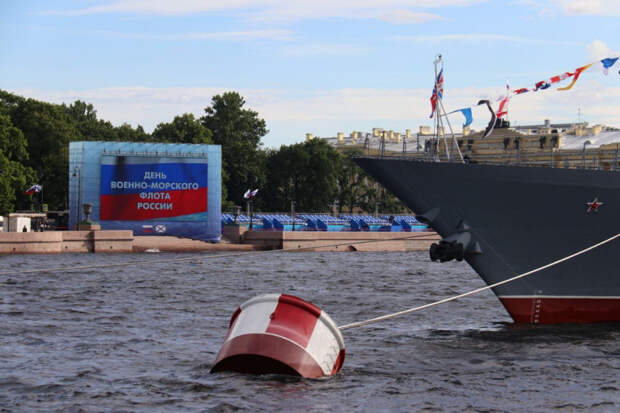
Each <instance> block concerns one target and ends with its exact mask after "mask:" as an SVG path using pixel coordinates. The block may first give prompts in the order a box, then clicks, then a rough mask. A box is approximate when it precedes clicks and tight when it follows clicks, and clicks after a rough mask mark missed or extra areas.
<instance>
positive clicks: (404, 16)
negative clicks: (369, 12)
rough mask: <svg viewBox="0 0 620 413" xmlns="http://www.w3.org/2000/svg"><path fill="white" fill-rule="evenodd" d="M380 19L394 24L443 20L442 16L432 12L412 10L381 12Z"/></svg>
mask: <svg viewBox="0 0 620 413" xmlns="http://www.w3.org/2000/svg"><path fill="white" fill-rule="evenodd" d="M379 19H381V20H383V21H386V22H388V23H393V24H411V23H424V22H427V21H432V20H441V16H439V15H437V14H432V13H420V12H414V11H411V10H391V11H387V12H385V13H382V14H380V15H379Z"/></svg>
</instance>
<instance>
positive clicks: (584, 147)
mask: <svg viewBox="0 0 620 413" xmlns="http://www.w3.org/2000/svg"><path fill="white" fill-rule="evenodd" d="M588 145H592V142H590V140H589V139H588V140H587V141H585V142H584V143H583V152H582V154H581V159H582V161H583V168H584V169H585V168H586V146H588Z"/></svg>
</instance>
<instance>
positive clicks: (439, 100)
mask: <svg viewBox="0 0 620 413" xmlns="http://www.w3.org/2000/svg"><path fill="white" fill-rule="evenodd" d="M433 63H434V65H435V90H436V91H437V104H436V112H437V113H436V116H437V118H436V119H435V123H436V130H437V133H436V135H437V139H439V131H440V130H441V131H443V120H442V117H445V118H446V123H447V124H448V128H449V129H450V134H451V135H452V144H453V145H455V146H456V151H457V153H458V154H459V158H460V160H461V162H465V161H464V160H463V153H462V152H461V148H459V145H458V142H457V141H456V136H455V135H454V130H453V129H452V125H451V124H450V119H448V114H447V113H446V109H445V108H444V106H443V97H442V96H441V95H440V94H439V90H438V89H437V86H438V85H437V65H438V64H439V63H441V64H442V69H443V59H442V56H441V55H438V56H437V59H435V61H434V62H433ZM440 128H441V129H440ZM442 136H443V144H444V147H445V149H446V157H447V158H448V160H451V158H450V151H449V150H448V141H447V139H446V134H445V132H444V133H442Z"/></svg>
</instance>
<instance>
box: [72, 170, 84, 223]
mask: <svg viewBox="0 0 620 413" xmlns="http://www.w3.org/2000/svg"><path fill="white" fill-rule="evenodd" d="M73 177H74V178H77V204H76V207H75V211H76V217H77V220H76V221H75V229H78V227H79V226H80V198H81V192H82V185H80V181H81V180H82V177H81V176H80V168H79V167H78V166H75V167H74V168H73Z"/></svg>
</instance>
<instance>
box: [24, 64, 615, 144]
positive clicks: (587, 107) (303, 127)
mask: <svg viewBox="0 0 620 413" xmlns="http://www.w3.org/2000/svg"><path fill="white" fill-rule="evenodd" d="M588 74H589V77H588ZM613 75H615V76H616V77H617V76H618V75H617V74H616V72H614V73H613ZM616 80H617V79H615V78H613V77H612V73H610V75H609V76H608V77H604V76H602V75H601V74H600V73H594V72H591V73H590V72H586V74H584V76H582V79H580V80H579V83H578V84H577V85H575V87H574V88H573V89H572V90H570V91H567V92H558V91H556V90H552V89H549V90H546V91H543V92H538V93H528V94H525V95H520V96H515V97H513V99H512V100H511V102H510V106H509V116H510V120H511V121H512V122H513V123H514V124H531V123H541V122H542V121H543V120H544V119H547V118H548V119H551V120H552V121H553V122H564V121H574V120H576V118H577V110H578V108H580V109H581V112H582V113H583V119H585V120H586V121H588V122H590V123H591V124H594V123H603V124H607V125H610V126H620V125H619V121H618V117H617V114H618V112H620V86H616V84H617V82H616ZM227 90H229V89H227V88H223V87H170V88H149V87H137V86H136V87H114V88H101V89H89V90H81V91H76V90H68V91H42V90H18V91H16V93H18V94H20V95H23V96H27V97H33V98H36V99H41V100H45V101H50V102H56V103H61V102H65V103H67V104H69V103H71V102H73V101H75V100H77V99H80V100H83V101H86V102H89V103H92V104H93V105H94V106H95V108H96V109H97V111H98V114H99V117H100V118H101V119H106V120H109V121H111V122H112V123H113V124H115V125H119V124H122V123H129V124H132V125H134V126H136V125H137V124H141V125H143V126H144V127H145V129H146V130H147V131H151V130H152V129H153V128H154V127H155V126H156V125H157V123H159V122H169V121H171V120H172V118H173V117H174V116H176V115H180V114H182V113H187V112H189V113H193V114H194V115H196V116H202V115H204V108H205V107H207V106H209V105H210V103H211V98H212V97H213V96H214V95H216V94H221V93H223V92H226V91H227ZM238 92H239V93H240V94H241V95H242V96H244V98H245V99H246V102H247V104H246V107H248V108H251V109H252V110H255V111H257V112H258V113H259V115H260V116H261V117H262V118H264V119H265V120H266V122H267V126H268V128H269V130H270V133H269V135H267V137H266V138H265V139H264V141H265V143H266V145H267V146H279V145H280V144H290V143H293V142H296V141H300V140H302V139H303V137H304V134H305V133H306V132H312V133H314V134H315V135H319V136H334V135H335V134H336V133H337V132H339V131H342V132H345V133H348V132H351V131H352V130H358V131H360V130H361V131H369V130H370V128H372V127H374V126H377V127H383V128H386V129H394V130H397V131H398V130H400V131H403V130H404V129H405V128H409V129H412V130H417V128H418V126H419V125H429V126H430V125H431V121H430V120H429V119H428V115H429V111H430V105H429V95H430V90H427V89H338V90H324V91H314V92H292V91H288V90H268V89H264V90H260V89H247V90H243V89H242V90H238ZM502 93H504V92H503V90H502V88H501V87H487V88H471V87H469V88H452V89H447V90H446V91H445V95H444V98H445V102H444V103H445V105H446V110H448V111H451V110H454V109H458V108H462V107H468V106H472V105H475V103H477V101H478V100H479V99H481V98H486V99H489V98H490V99H491V100H492V101H494V106H497V103H496V102H495V98H496V97H498V96H499V95H501V94H502ZM450 120H451V122H452V125H453V127H455V128H456V129H457V130H460V125H461V123H462V121H463V118H462V116H461V115H460V114H459V113H456V114H453V115H450ZM474 120H475V122H474V125H473V126H474V127H475V128H477V129H482V128H483V127H484V126H485V125H486V122H488V112H487V109H486V107H482V106H474Z"/></svg>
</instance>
